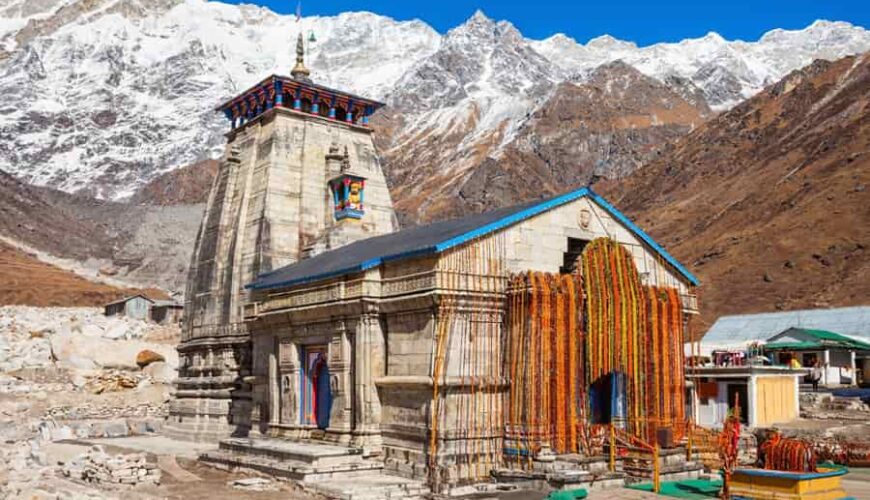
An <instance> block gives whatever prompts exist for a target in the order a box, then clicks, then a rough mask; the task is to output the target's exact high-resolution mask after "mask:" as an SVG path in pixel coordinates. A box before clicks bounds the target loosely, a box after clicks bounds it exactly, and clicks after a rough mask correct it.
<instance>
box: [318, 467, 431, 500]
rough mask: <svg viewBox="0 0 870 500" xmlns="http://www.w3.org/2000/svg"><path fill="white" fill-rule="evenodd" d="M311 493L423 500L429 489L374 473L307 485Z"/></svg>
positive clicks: (348, 499) (359, 499)
mask: <svg viewBox="0 0 870 500" xmlns="http://www.w3.org/2000/svg"><path fill="white" fill-rule="evenodd" d="M306 486H307V488H308V489H309V490H311V491H314V492H317V493H320V494H322V495H324V496H326V497H329V498H337V499H341V500H383V499H393V498H395V499H400V498H401V499H402V500H422V499H423V498H427V495H428V494H429V488H428V487H426V485H425V484H424V483H423V482H422V481H416V480H413V479H406V478H403V477H398V476H390V475H387V474H383V473H378V472H373V473H369V474H362V475H357V476H353V477H350V478H346V479H335V478H333V479H329V480H325V481H316V482H312V483H307V484H306Z"/></svg>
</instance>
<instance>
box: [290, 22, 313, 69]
mask: <svg viewBox="0 0 870 500" xmlns="http://www.w3.org/2000/svg"><path fill="white" fill-rule="evenodd" d="M290 76H292V77H293V78H295V79H297V80H310V79H311V78H310V76H311V71H310V70H309V69H308V68H306V67H305V47H304V45H303V40H302V30H299V36H298V37H297V38H296V66H294V67H293V70H292V71H291V72H290Z"/></svg>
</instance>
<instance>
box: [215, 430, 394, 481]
mask: <svg viewBox="0 0 870 500" xmlns="http://www.w3.org/2000/svg"><path fill="white" fill-rule="evenodd" d="M199 459H200V460H201V461H202V462H204V463H206V464H209V465H212V466H215V467H219V468H222V469H226V470H246V469H247V470H254V471H258V472H262V473H266V474H270V475H273V476H276V477H284V478H288V479H293V480H295V481H300V482H303V483H313V482H317V481H322V480H327V479H328V480H333V479H345V478H348V477H355V476H361V475H367V474H372V473H379V472H380V471H381V470H382V469H383V467H384V465H383V462H381V461H380V460H377V459H368V458H364V457H363V455H362V449H361V448H345V447H342V446H335V445H330V444H318V443H310V442H298V441H289V440H285V439H272V438H230V439H225V440H223V441H221V442H220V445H219V448H218V449H217V450H215V451H208V452H205V453H202V454H201V455H200V456H199Z"/></svg>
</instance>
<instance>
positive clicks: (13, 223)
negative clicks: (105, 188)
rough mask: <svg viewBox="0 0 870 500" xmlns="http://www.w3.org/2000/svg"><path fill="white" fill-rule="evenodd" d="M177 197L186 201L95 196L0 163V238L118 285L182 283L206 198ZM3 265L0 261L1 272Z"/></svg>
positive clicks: (179, 288) (179, 285)
mask: <svg viewBox="0 0 870 500" xmlns="http://www.w3.org/2000/svg"><path fill="white" fill-rule="evenodd" d="M170 194H171V193H170ZM139 196H140V197H141V199H142V200H143V203H145V202H146V200H148V199H154V198H155V196H154V195H150V196H149V195H146V193H145V192H144V191H143V193H142V194H141V195H139ZM166 199H167V198H166V197H164V198H162V201H166ZM176 201H180V202H187V203H186V204H185V203H181V204H171V205H167V206H159V205H158V206H154V205H132V204H124V203H117V202H110V201H105V200H96V199H94V198H91V197H88V196H84V195H80V194H69V193H65V192H62V191H58V190H55V189H52V188H47V187H37V186H32V185H28V184H25V183H23V182H21V181H20V180H18V179H15V178H14V177H12V176H10V175H8V174H6V173H4V172H2V171H0V215H2V216H0V242H3V241H5V242H6V244H7V245H8V246H12V247H16V248H17V247H20V248H24V249H33V251H38V252H39V253H40V254H41V255H40V257H41V258H42V260H45V261H48V262H49V263H56V264H62V265H63V267H64V268H65V269H67V270H74V271H76V272H77V273H78V274H79V275H82V276H85V277H89V278H95V279H98V280H100V281H108V282H111V283H112V284H113V285H114V286H116V287H120V288H125V287H129V286H140V287H148V286H159V287H162V288H165V289H169V290H174V291H182V290H183V288H184V282H185V279H186V274H187V266H188V264H189V261H190V253H191V252H192V251H193V242H194V239H195V237H196V230H197V228H198V227H199V222H200V219H201V217H202V211H203V208H204V206H203V204H202V203H193V202H194V201H195V200H185V199H176ZM31 253H32V252H31ZM5 270H6V269H5V267H3V266H0V274H2V273H3V272H5ZM13 271H14V270H13ZM13 271H10V272H13Z"/></svg>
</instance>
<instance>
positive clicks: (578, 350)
mask: <svg viewBox="0 0 870 500" xmlns="http://www.w3.org/2000/svg"><path fill="white" fill-rule="evenodd" d="M582 293H583V291H582V286H581V283H580V278H579V277H578V276H575V275H567V274H566V275H556V274H547V273H537V272H531V273H528V274H520V275H515V276H513V277H512V278H511V280H510V284H509V288H508V303H509V307H508V318H507V325H508V329H507V330H508V331H507V342H506V347H507V349H508V352H507V356H506V358H505V360H506V364H505V372H506V373H505V375H506V376H507V377H509V379H510V380H511V385H510V390H509V391H508V410H507V412H506V414H505V451H506V454H507V455H508V456H509V457H512V459H513V460H512V462H513V463H514V464H517V465H524V466H525V465H529V464H530V462H529V460H530V459H531V457H532V456H533V455H535V454H536V453H538V452H539V451H540V450H541V448H542V447H543V446H545V445H546V446H549V447H550V448H551V449H552V450H553V451H554V452H555V453H576V452H577V451H578V450H579V429H578V427H579V425H580V423H581V422H584V421H585V401H586V397H585V390H584V385H583V380H584V375H583V344H584V342H583V333H582V330H581V326H582V307H583V296H582Z"/></svg>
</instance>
